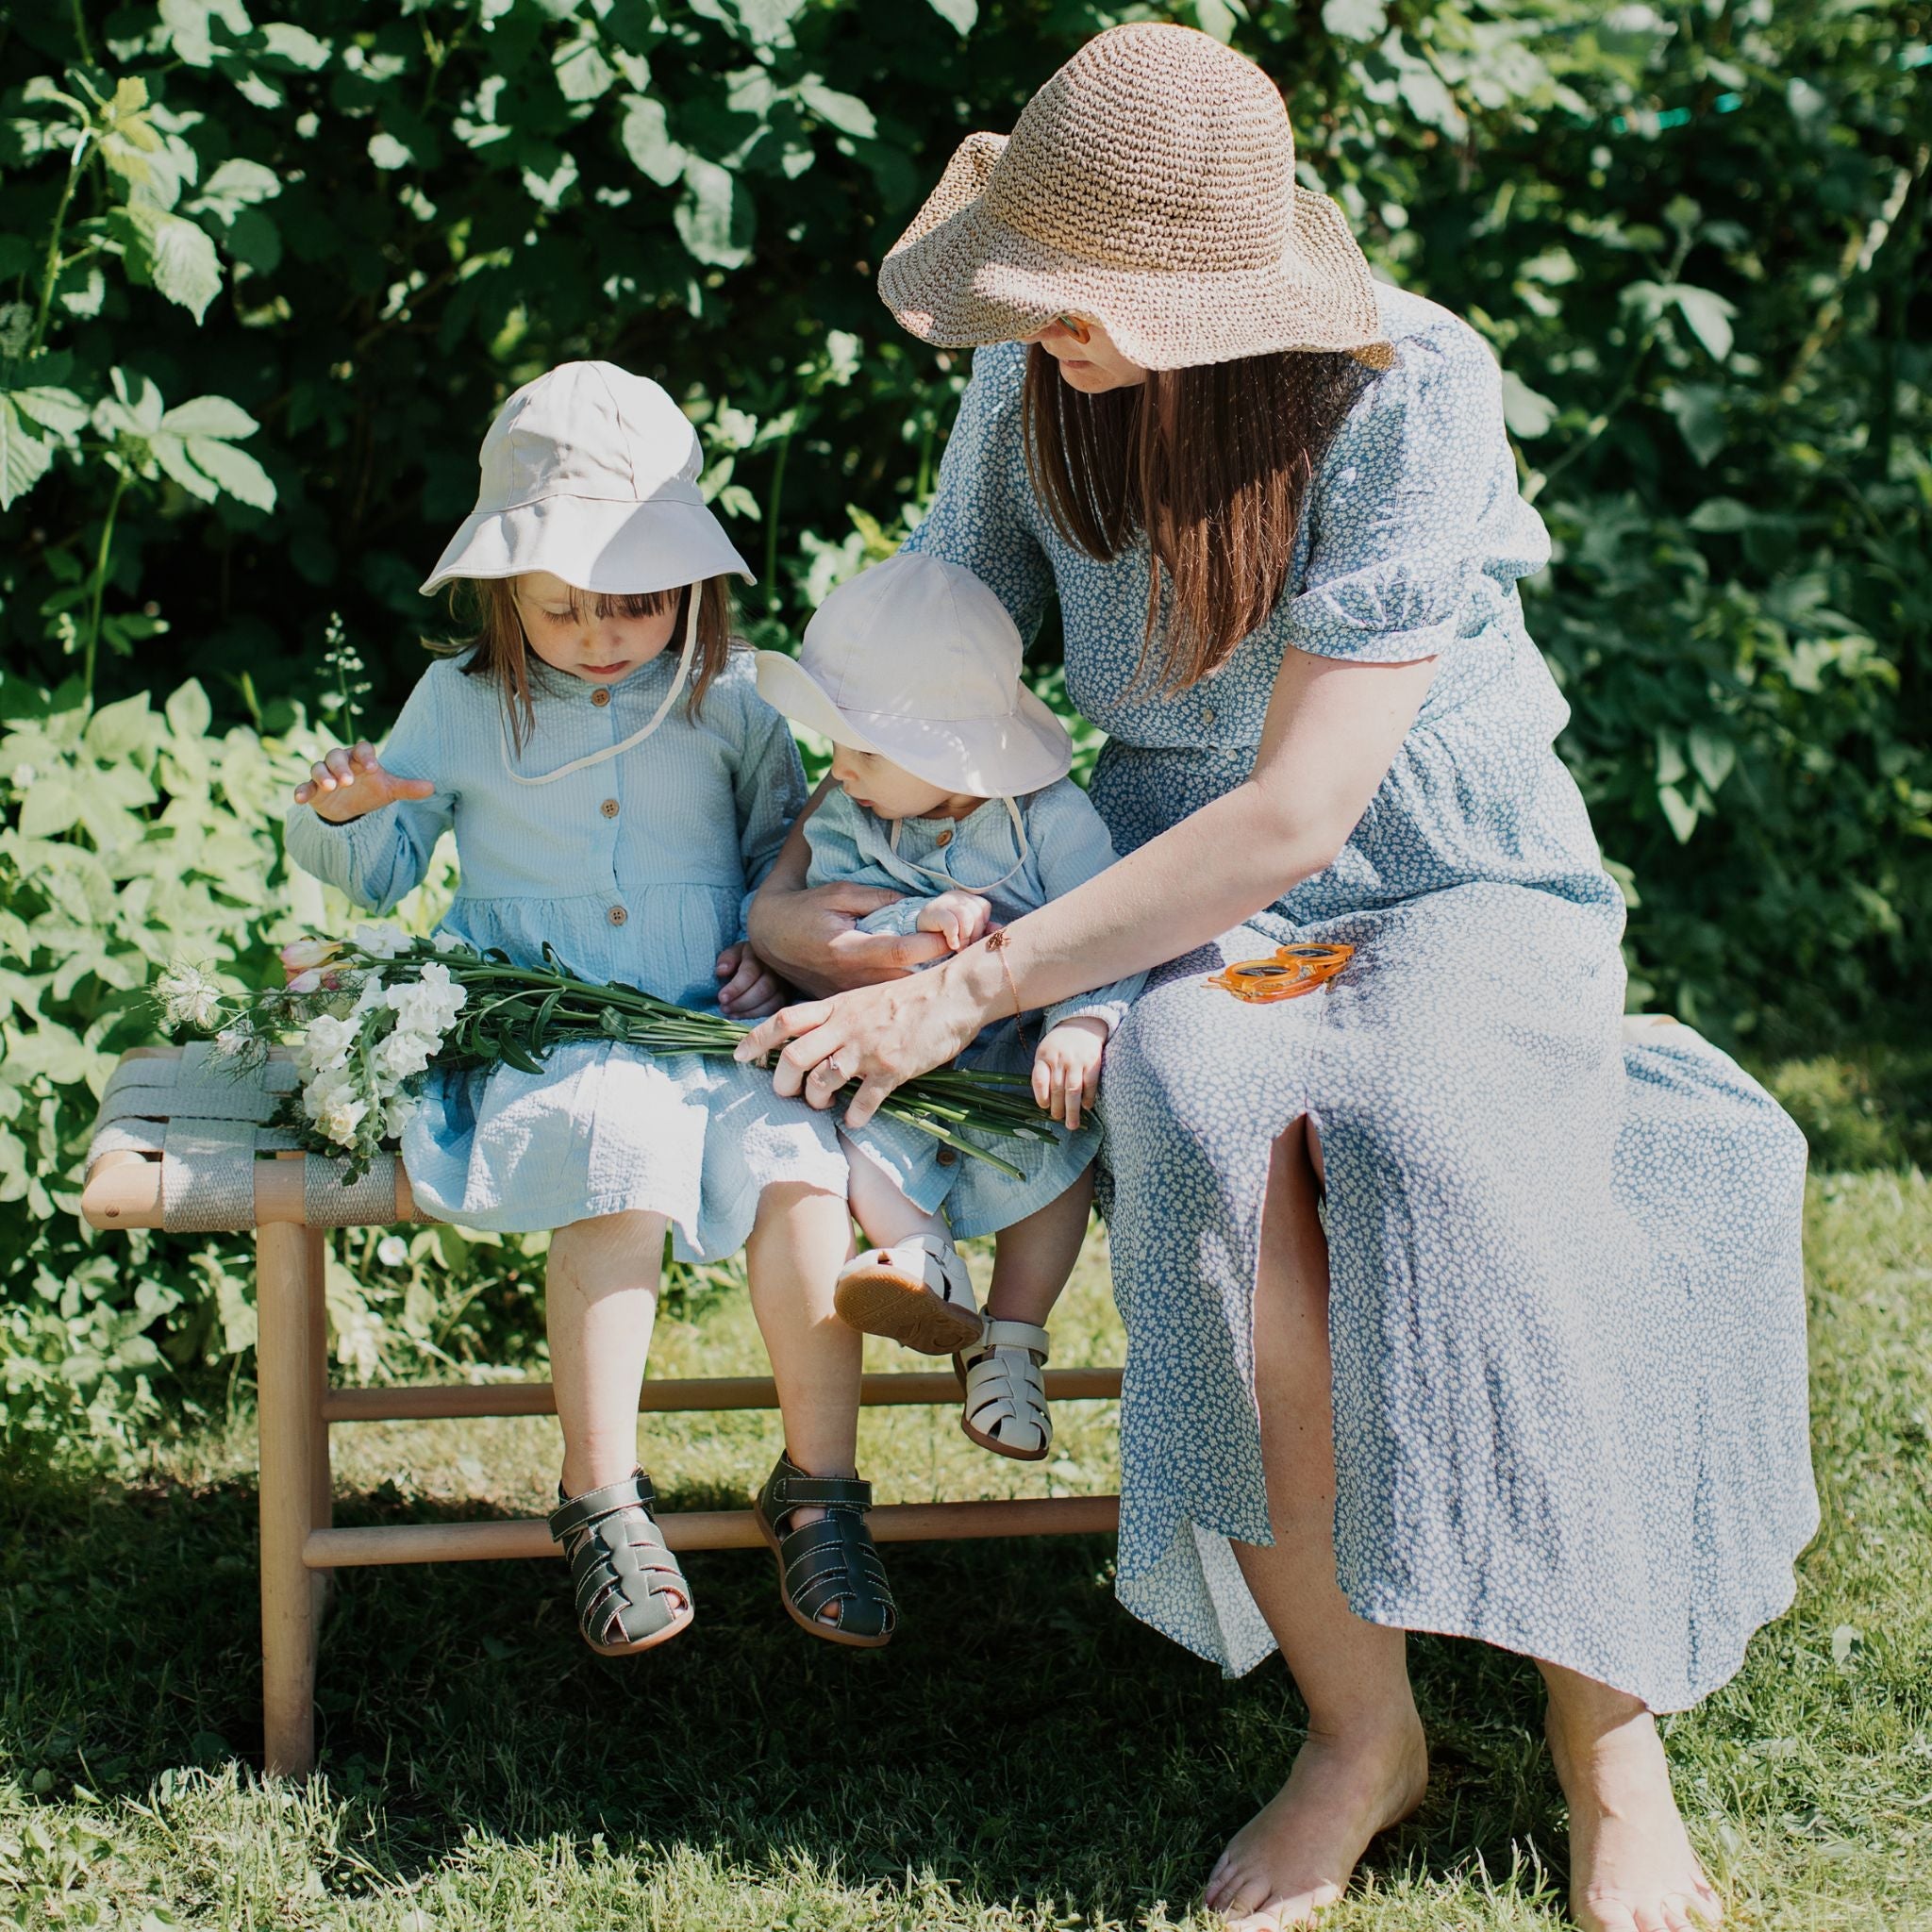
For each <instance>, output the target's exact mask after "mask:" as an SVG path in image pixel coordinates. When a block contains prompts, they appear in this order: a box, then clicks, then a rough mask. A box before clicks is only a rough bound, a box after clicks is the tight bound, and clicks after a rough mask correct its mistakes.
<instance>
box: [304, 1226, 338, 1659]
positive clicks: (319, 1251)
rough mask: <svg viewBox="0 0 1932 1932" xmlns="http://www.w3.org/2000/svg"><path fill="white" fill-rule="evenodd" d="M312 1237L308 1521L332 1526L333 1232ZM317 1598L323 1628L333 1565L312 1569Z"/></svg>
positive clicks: (311, 1234) (333, 1577) (310, 1231)
mask: <svg viewBox="0 0 1932 1932" xmlns="http://www.w3.org/2000/svg"><path fill="white" fill-rule="evenodd" d="M305 1232H306V1233H307V1235H308V1256H307V1260H308V1315H309V1337H308V1340H309V1356H308V1371H309V1385H310V1387H309V1405H310V1406H309V1411H308V1414H309V1424H310V1427H309V1447H308V1458H309V1459H308V1476H309V1493H308V1521H309V1523H310V1524H312V1525H313V1526H314V1527H315V1528H317V1529H326V1528H328V1527H329V1525H330V1524H332V1523H333V1522H334V1521H335V1512H336V1498H335V1478H334V1476H333V1474H331V1472H330V1469H329V1456H328V1423H327V1421H326V1420H325V1417H324V1415H323V1402H324V1400H325V1397H326V1396H327V1394H328V1292H327V1289H328V1236H327V1234H326V1233H325V1231H324V1230H323V1229H321V1228H319V1227H312V1228H308V1229H306V1230H305ZM308 1574H309V1576H310V1577H311V1578H312V1579H313V1585H312V1591H313V1595H314V1598H315V1605H314V1610H315V1619H316V1624H317V1627H318V1628H320V1626H321V1622H322V1614H323V1611H324V1610H325V1608H326V1607H327V1605H328V1598H329V1592H330V1591H331V1590H333V1589H334V1587H335V1580H336V1573H335V1572H334V1571H333V1570H311V1571H309V1573H308Z"/></svg>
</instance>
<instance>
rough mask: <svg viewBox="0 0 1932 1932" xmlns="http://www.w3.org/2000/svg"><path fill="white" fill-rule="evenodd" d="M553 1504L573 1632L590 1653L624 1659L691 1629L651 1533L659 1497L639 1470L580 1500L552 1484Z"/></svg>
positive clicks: (656, 1534)
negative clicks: (570, 1593) (571, 1594)
mask: <svg viewBox="0 0 1932 1932" xmlns="http://www.w3.org/2000/svg"><path fill="white" fill-rule="evenodd" d="M557 1500H558V1508H557V1511H556V1513H555V1514H554V1515H552V1517H551V1518H550V1534H551V1536H552V1537H553V1538H554V1539H555V1540H556V1541H558V1542H559V1543H561V1544H562V1545H563V1554H564V1555H565V1556H566V1557H569V1559H570V1575H571V1583H572V1585H573V1586H574V1588H575V1592H576V1605H577V1627H578V1628H579V1629H580V1630H582V1632H583V1633H584V1641H585V1642H586V1643H588V1644H589V1645H590V1646H591V1649H592V1650H594V1651H596V1652H597V1653H598V1655H599V1656H601V1657H629V1656H630V1655H632V1653H633V1652H636V1651H640V1650H650V1649H651V1648H653V1647H654V1646H655V1645H657V1644H659V1643H668V1642H669V1641H671V1639H672V1638H674V1637H675V1636H676V1635H677V1633H678V1632H679V1631H680V1630H682V1629H684V1628H685V1627H686V1626H687V1625H688V1624H690V1623H691V1619H692V1617H694V1616H695V1615H696V1614H697V1613H696V1610H695V1608H694V1607H693V1606H692V1604H691V1585H690V1584H689V1583H687V1582H686V1581H685V1580H684V1572H683V1571H682V1570H681V1569H680V1568H679V1567H678V1563H677V1558H676V1557H674V1556H673V1555H672V1554H671V1550H670V1547H669V1546H668V1545H667V1544H666V1542H665V1541H664V1537H663V1533H662V1532H661V1531H660V1530H659V1529H658V1519H657V1516H656V1514H655V1511H656V1509H657V1507H658V1492H657V1491H656V1490H654V1489H653V1488H652V1487H651V1478H650V1477H649V1476H647V1475H646V1474H644V1473H643V1471H642V1470H641V1469H640V1470H636V1471H634V1472H633V1473H632V1474H629V1475H627V1476H625V1479H624V1480H623V1481H622V1482H617V1483H606V1484H605V1485H604V1487H603V1488H602V1489H601V1490H586V1491H584V1493H583V1494H582V1495H581V1496H566V1495H565V1494H564V1493H563V1486H562V1484H561V1483H559V1484H558V1489H557Z"/></svg>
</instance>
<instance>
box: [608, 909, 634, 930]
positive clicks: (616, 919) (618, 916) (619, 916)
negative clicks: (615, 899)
mask: <svg viewBox="0 0 1932 1932" xmlns="http://www.w3.org/2000/svg"><path fill="white" fill-rule="evenodd" d="M629 917H630V914H629V913H628V912H626V911H625V909H624V908H623V907H622V906H613V907H612V908H610V923H611V924H612V925H622V924H624V922H625V920H626V919H628V918H629Z"/></svg>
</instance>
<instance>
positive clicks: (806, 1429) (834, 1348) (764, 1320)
mask: <svg viewBox="0 0 1932 1932" xmlns="http://www.w3.org/2000/svg"><path fill="white" fill-rule="evenodd" d="M851 1253H852V1218H851V1214H850V1212H849V1210H848V1209H847V1208H846V1205H845V1200H844V1197H843V1196H842V1195H839V1194H828V1193H826V1192H825V1191H824V1190H823V1189H821V1188H813V1187H808V1186H806V1185H805V1184H803V1183H787V1184H785V1185H783V1186H778V1187H771V1188H767V1189H766V1190H765V1191H764V1193H763V1195H762V1196H761V1197H760V1199H759V1201H758V1222H757V1224H756V1225H755V1226H754V1227H753V1229H752V1233H751V1239H750V1240H749V1241H746V1242H745V1244H744V1258H745V1268H746V1272H747V1273H748V1274H749V1275H750V1277H751V1306H752V1312H753V1313H754V1314H755V1315H756V1316H757V1317H758V1332H759V1334H761V1335H762V1336H763V1337H764V1339H765V1351H766V1353H767V1354H768V1355H769V1356H770V1357H772V1376H773V1379H774V1381H775V1382H776V1383H777V1385H778V1408H779V1411H780V1413H781V1414H782V1415H783V1416H784V1419H785V1447H786V1451H787V1453H788V1454H789V1455H790V1456H791V1459H792V1461H793V1462H795V1463H796V1464H797V1465H798V1466H799V1468H800V1469H802V1470H804V1471H805V1473H806V1474H808V1475H857V1474H858V1376H859V1368H860V1357H861V1353H862V1351H863V1349H864V1346H865V1341H864V1338H863V1337H862V1336H861V1335H860V1334H859V1333H858V1330H857V1329H856V1328H848V1327H847V1326H846V1325H845V1324H844V1323H843V1322H841V1320H840V1319H839V1316H838V1313H837V1311H836V1310H835V1309H834V1308H833V1307H832V1289H833V1286H834V1284H835V1283H836V1281H837V1279H838V1275H839V1269H840V1267H841V1264H842V1263H843V1262H844V1261H845V1260H846V1259H847V1257H849V1256H850V1255H851ZM824 1513H825V1512H824V1510H823V1509H800V1510H797V1511H796V1512H794V1515H793V1519H792V1520H793V1522H794V1523H796V1524H801V1525H802V1524H808V1523H811V1522H814V1521H816V1520H817V1519H818V1518H819V1517H821V1516H823V1515H824ZM839 1608H840V1606H839V1605H838V1604H836V1603H831V1604H827V1605H826V1606H825V1607H824V1609H823V1610H822V1611H820V1613H819V1616H820V1619H821V1621H822V1622H824V1623H827V1624H836V1623H837V1622H838V1619H839Z"/></svg>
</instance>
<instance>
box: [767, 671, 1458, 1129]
mask: <svg viewBox="0 0 1932 1932" xmlns="http://www.w3.org/2000/svg"><path fill="white" fill-rule="evenodd" d="M1435 669H1436V665H1435V659H1434V658H1424V659H1421V660H1419V661H1417V662H1413V663H1406V664H1361V663H1348V662H1343V661H1340V660H1337V659H1333V658H1318V657H1315V656H1312V655H1310V654H1307V653H1305V652H1301V651H1294V650H1291V651H1289V652H1288V653H1287V654H1286V655H1285V657H1284V658H1283V661H1282V667H1281V671H1280V675H1278V676H1277V678H1276V680H1275V685H1274V695H1273V697H1272V699H1271V700H1270V703H1269V707H1268V717H1267V720H1266V723H1265V724H1264V726H1263V729H1262V736H1261V745H1260V750H1259V752H1258V753H1257V757H1256V759H1255V766H1254V770H1253V771H1252V773H1251V774H1249V776H1248V778H1247V779H1246V780H1245V781H1244V782H1243V783H1242V784H1241V785H1238V786H1237V787H1235V789H1234V790H1233V791H1229V792H1227V793H1226V794H1225V795H1224V796H1223V797H1221V798H1217V799H1215V800H1213V801H1212V802H1211V803H1209V804H1208V805H1206V806H1203V807H1202V808H1201V809H1200V810H1199V811H1197V812H1194V813H1193V814H1192V815H1191V816H1190V817H1189V818H1187V819H1184V820H1183V821H1182V822H1181V823H1180V824H1177V825H1175V826H1174V827H1173V828H1172V829H1170V830H1169V831H1166V832H1163V833H1162V834H1161V835H1160V836H1159V837H1158V838H1156V839H1152V840H1150V841H1148V842H1147V843H1146V844H1145V845H1143V846H1141V848H1140V849H1139V850H1138V851H1136V852H1133V853H1130V854H1129V855H1128V856H1127V857H1126V858H1124V859H1121V860H1120V861H1119V862H1118V863H1117V864H1115V865H1113V866H1111V867H1109V868H1108V870H1107V871H1106V872H1104V873H1101V874H1098V876H1096V877H1094V878H1091V879H1090V880H1089V881H1088V882H1087V883H1086V884H1085V885H1083V886H1079V887H1077V888H1075V889H1074V891H1071V892H1069V893H1068V894H1067V895H1066V896H1065V897H1064V898H1061V899H1056V900H1055V901H1054V902H1053V903H1052V904H1051V905H1050V906H1045V907H1042V908H1041V910H1039V911H1038V912H1029V913H1028V914H1027V915H1026V917H1025V918H1024V919H1020V920H1016V921H1015V922H1014V923H1013V924H1011V925H1009V926H1008V928H1007V929H1006V945H1005V949H1004V958H1005V966H1004V967H1003V966H1002V963H1001V957H1000V955H999V954H997V953H995V952H992V951H990V950H989V949H988V947H987V946H986V945H985V944H984V943H981V944H979V945H976V946H973V947H969V948H968V950H967V951H965V952H963V953H960V954H958V955H956V956H955V957H954V958H951V959H949V960H947V961H946V962H945V963H944V964H943V965H941V966H938V967H936V968H934V969H933V970H932V971H931V972H929V973H923V974H918V975H917V976H916V977H915V978H912V979H908V980H903V981H897V982H894V983H891V984H890V985H882V986H875V987H870V988H866V989H862V990H860V991H855V992H848V993H845V994H843V995H841V997H840V998H838V999H835V1000H830V1001H818V1002H813V1003H811V1004H808V1005H805V1006H798V1007H788V1008H785V1010H784V1011H782V1012H780V1013H778V1014H776V1015H775V1016H774V1018H772V1019H770V1020H768V1021H766V1022H765V1024H763V1025H762V1026H760V1027H759V1028H758V1030H757V1031H756V1032H755V1033H754V1034H752V1035H751V1036H750V1037H749V1038H748V1039H747V1040H746V1041H745V1042H744V1046H743V1048H742V1049H741V1057H742V1058H753V1057H754V1056H756V1055H758V1054H760V1053H765V1052H769V1051H770V1050H772V1049H773V1048H774V1047H778V1046H783V1047H784V1051H783V1052H782V1053H781V1054H780V1056H779V1059H778V1065H777V1069H776V1073H775V1075H774V1084H775V1085H776V1087H777V1089H778V1091H779V1092H781V1093H788V1094H789V1093H797V1092H800V1091H803V1092H804V1094H805V1096H806V1097H807V1099H808V1100H810V1101H811V1102H812V1103H813V1104H814V1105H815V1106H826V1105H829V1103H830V1101H831V1099H832V1096H833V1095H834V1094H835V1093H836V1092H837V1091H839V1089H840V1088H841V1086H842V1085H843V1084H844V1083H845V1082H846V1081H847V1080H850V1079H853V1078H855V1077H856V1078H858V1080H859V1081H860V1083H861V1084H860V1087H859V1091H858V1094H857V1095H856V1096H855V1097H854V1099H853V1100H852V1102H851V1104H850V1106H849V1107H848V1108H847V1110H846V1119H847V1120H848V1121H850V1122H851V1123H852V1124H853V1125H855V1126H858V1125H862V1124H864V1123H865V1122H866V1121H867V1120H869V1119H871V1117H872V1115H873V1113H874V1111H875V1110H876V1108H877V1107H878V1104H879V1102H880V1101H882V1100H883V1099H885V1097H886V1096H887V1095H888V1094H889V1093H891V1091H892V1090H893V1089H894V1088H895V1087H897V1086H898V1085H900V1084H901V1083H902V1082H903V1081H906V1080H909V1079H911V1078H913V1077H914V1076H915V1075H916V1074H922V1073H924V1072H926V1071H927V1070H928V1069H930V1068H932V1067H935V1066H939V1065H941V1063H942V1062H944V1061H945V1060H948V1059H950V1058H953V1056H954V1055H955V1054H957V1053H958V1051H959V1050H960V1048H961V1047H963V1046H964V1045H965V1044H966V1043H967V1041H970V1040H971V1039H973V1037H974V1035H975V1034H976V1033H977V1032H978V1031H979V1029H980V1028H981V1027H982V1026H983V1025H985V1024H987V1023H988V1022H989V1021H991V1020H994V1019H999V1018H1003V1017H1005V1016H1006V1015H1008V1014H1009V1013H1011V1012H1012V1010H1013V1006H1014V992H1015V990H1017V992H1018V996H1019V1004H1020V1005H1021V1007H1022V1008H1035V1007H1042V1006H1050V1005H1052V1004H1054V1003H1055V1002H1057V1001H1060V1000H1064V999H1067V998H1069V997H1071V996H1072V995H1073V994H1074V993H1078V992H1084V991H1088V990H1090V989H1091V988H1093V987H1097V986H1105V985H1107V984H1108V982H1109V981H1112V980H1117V979H1124V978H1126V977H1127V976H1128V975H1129V974H1134V973H1139V972H1142V971H1144V970H1146V969H1147V968H1149V967H1152V966H1158V965H1159V964H1161V963H1162V962H1164V961H1166V960H1168V959H1173V958H1178V957H1179V956H1180V955H1181V954H1183V953H1187V952H1191V951H1192V950H1193V949H1194V948H1195V947H1196V946H1200V945H1204V944H1206V943H1207V941H1209V940H1211V939H1213V938H1215V937H1217V936H1218V935H1219V934H1221V933H1224V932H1225V931H1227V930H1228V929H1229V928H1230V927H1232V926H1237V925H1240V924H1242V923H1243V922H1244V921H1245V920H1248V919H1251V918H1253V917H1254V915H1255V914H1256V913H1257V912H1258V911H1260V910H1261V908H1263V907H1265V906H1270V905H1273V904H1274V901H1275V900H1277V899H1279V898H1280V897H1281V896H1282V894H1283V893H1284V892H1287V891H1291V889H1292V888H1293V887H1295V886H1297V885H1299V884H1300V883H1301V882H1302V880H1304V879H1306V878H1309V877H1312V876H1313V874H1316V873H1318V872H1321V871H1324V869H1325V868H1326V867H1327V866H1329V865H1330V864H1332V863H1333V862H1334V859H1335V858H1336V855H1337V854H1338V853H1339V852H1340V851H1341V848H1342V846H1343V845H1344V844H1346V843H1347V841H1348V838H1349V834H1350V833H1351V832H1352V831H1353V830H1354V829H1355V826H1356V824H1357V821H1358V820H1359V819H1360V817H1361V815H1362V813H1363V812H1364V811H1365V810H1366V809H1367V808H1368V805H1369V801H1370V800H1371V799H1372V798H1374V795H1375V792H1376V790H1377V789H1378V788H1379V787H1380V785H1381V783H1382V780H1383V778H1384V777H1385V776H1386V775H1387V774H1388V771H1389V767H1390V765H1391V763H1392V762H1393V761H1394V758H1395V754H1396V752H1397V751H1398V749H1399V748H1400V747H1401V744H1402V741H1403V739H1404V737H1406V736H1407V732H1408V729H1409V727H1410V725H1411V724H1414V722H1415V717H1416V713H1417V712H1418V711H1419V710H1420V709H1421V708H1422V703H1423V699H1424V697H1425V696H1426V695H1427V693H1428V689H1429V684H1430V681H1431V679H1432V678H1433V677H1434V675H1435ZM1008 969H1009V970H1010V971H1011V974H1012V985H1011V986H1010V987H1009V986H1008V981H1007V970H1008ZM788 1041H789V1042H790V1043H789V1044H786V1042H788ZM827 1060H833V1061H836V1065H835V1066H833V1067H831V1068H829V1069H828V1068H827V1067H826V1066H825V1062H826V1061H827Z"/></svg>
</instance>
